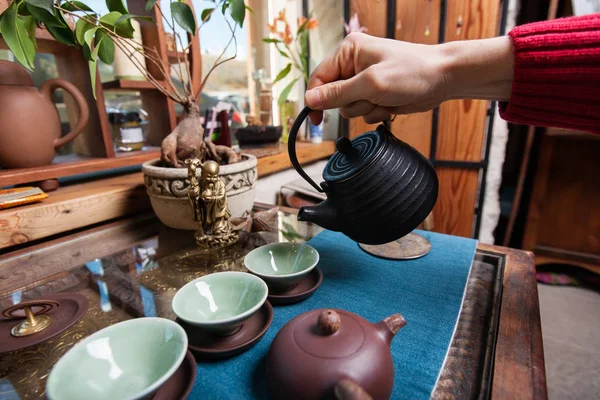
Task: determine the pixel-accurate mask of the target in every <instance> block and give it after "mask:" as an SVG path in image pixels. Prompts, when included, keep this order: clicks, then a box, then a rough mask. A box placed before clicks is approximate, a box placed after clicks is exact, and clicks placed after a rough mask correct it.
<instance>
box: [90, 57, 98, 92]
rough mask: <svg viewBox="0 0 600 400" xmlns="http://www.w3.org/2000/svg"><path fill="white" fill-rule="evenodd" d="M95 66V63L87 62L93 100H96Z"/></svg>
mask: <svg viewBox="0 0 600 400" xmlns="http://www.w3.org/2000/svg"><path fill="white" fill-rule="evenodd" d="M96 64H97V61H88V66H89V67H90V80H91V82H92V93H94V99H95V98H96Z"/></svg>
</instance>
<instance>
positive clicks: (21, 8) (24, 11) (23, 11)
mask: <svg viewBox="0 0 600 400" xmlns="http://www.w3.org/2000/svg"><path fill="white" fill-rule="evenodd" d="M17 14H19V15H31V13H30V12H29V10H28V9H27V3H25V2H23V3H20V4H19V8H18V11H17ZM1 17H2V15H0V18H1Z"/></svg>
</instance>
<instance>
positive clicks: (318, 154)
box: [242, 140, 335, 177]
mask: <svg viewBox="0 0 600 400" xmlns="http://www.w3.org/2000/svg"><path fill="white" fill-rule="evenodd" d="M279 149H280V152H279V153H277V154H273V155H269V156H266V157H261V158H259V159H258V165H257V168H258V176H259V177H261V176H265V175H270V174H273V173H276V172H280V171H284V170H286V169H289V168H292V163H291V162H290V157H289V155H288V151H287V145H286V144H281V145H279ZM253 150H255V149H246V150H242V152H245V153H250V154H252V151H253ZM259 150H260V151H263V152H264V151H265V149H264V148H261V149H256V151H259ZM333 153H335V142H334V141H332V140H326V141H323V142H322V143H310V142H298V143H297V144H296V155H297V157H298V161H299V162H300V164H309V163H311V162H315V161H319V160H322V159H324V158H327V157H330V156H331V155H332V154H333Z"/></svg>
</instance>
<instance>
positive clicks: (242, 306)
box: [171, 271, 269, 335]
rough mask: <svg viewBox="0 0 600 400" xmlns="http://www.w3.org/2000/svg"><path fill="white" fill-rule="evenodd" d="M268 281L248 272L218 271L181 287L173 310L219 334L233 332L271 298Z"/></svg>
mask: <svg viewBox="0 0 600 400" xmlns="http://www.w3.org/2000/svg"><path fill="white" fill-rule="evenodd" d="M268 293H269V290H268V288H267V284H266V283H265V282H264V281H263V280H262V279H260V278H259V277H257V276H254V275H252V274H249V273H247V272H236V271H226V272H216V273H213V274H209V275H205V276H203V277H201V278H198V279H195V280H193V281H191V282H189V283H187V284H186V285H185V286H183V287H182V288H181V289H179V290H178V291H177V293H176V294H175V297H173V302H172V303H171V305H172V307H173V312H174V313H175V314H176V315H177V316H178V317H179V318H180V319H181V320H182V321H184V322H186V323H188V324H190V325H193V326H195V327H198V328H201V329H205V330H207V331H211V332H213V333H215V334H219V335H231V334H234V333H236V332H237V331H238V330H239V329H241V327H242V324H243V323H244V321H246V320H247V319H248V318H250V317H251V316H252V315H254V313H256V312H257V311H258V310H259V309H260V308H261V307H262V305H263V304H264V303H265V301H266V300H267V295H268Z"/></svg>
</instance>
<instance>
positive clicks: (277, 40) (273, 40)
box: [262, 38, 281, 43]
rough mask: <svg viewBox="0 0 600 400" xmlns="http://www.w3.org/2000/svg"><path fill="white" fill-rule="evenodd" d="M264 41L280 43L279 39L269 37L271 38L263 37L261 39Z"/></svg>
mask: <svg viewBox="0 0 600 400" xmlns="http://www.w3.org/2000/svg"><path fill="white" fill-rule="evenodd" d="M262 41H263V42H265V43H281V40H279V39H271V38H264V39H263V40H262Z"/></svg>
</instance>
